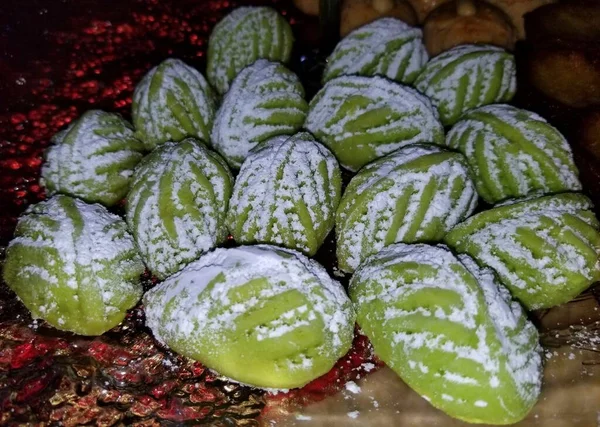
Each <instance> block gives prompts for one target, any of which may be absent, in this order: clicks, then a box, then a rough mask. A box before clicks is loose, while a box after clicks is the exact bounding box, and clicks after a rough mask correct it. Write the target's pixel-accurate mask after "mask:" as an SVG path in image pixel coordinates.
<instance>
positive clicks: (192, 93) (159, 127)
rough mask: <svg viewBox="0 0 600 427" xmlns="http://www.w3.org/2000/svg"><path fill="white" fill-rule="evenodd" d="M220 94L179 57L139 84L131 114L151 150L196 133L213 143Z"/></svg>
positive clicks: (195, 135)
mask: <svg viewBox="0 0 600 427" xmlns="http://www.w3.org/2000/svg"><path fill="white" fill-rule="evenodd" d="M216 108H217V103H216V96H215V94H214V92H213V89H212V88H211V87H210V86H209V84H208V83H207V82H206V80H205V79H204V77H203V76H202V74H201V73H200V72H198V71H197V70H195V69H194V68H192V67H190V66H189V65H187V64H185V63H184V62H183V61H180V60H179V59H167V60H165V61H163V62H161V63H160V64H159V65H158V66H156V67H154V68H152V69H151V70H150V71H149V72H148V73H147V74H146V75H145V76H144V78H143V79H142V80H141V81H140V83H139V84H138V85H137V86H136V88H135V92H134V93H133V103H132V106H131V116H132V118H133V124H134V125H135V129H136V136H137V137H138V138H139V139H141V140H142V141H143V142H144V144H145V145H146V147H147V148H148V149H150V150H152V149H153V148H155V147H156V146H157V145H159V144H162V143H164V142H167V141H175V142H177V141H181V140H182V139H185V138H188V137H193V138H198V139H201V140H202V141H204V142H205V143H207V144H208V143H210V131H211V129H212V124H213V120H214V116H215V111H216Z"/></svg>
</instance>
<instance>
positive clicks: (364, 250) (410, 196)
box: [336, 144, 477, 272]
mask: <svg viewBox="0 0 600 427" xmlns="http://www.w3.org/2000/svg"><path fill="white" fill-rule="evenodd" d="M476 205H477V193H476V192H475V185H474V184H473V181H472V180H471V178H470V177H469V171H468V166H467V164H466V161H465V159H464V157H463V156H462V155H461V154H460V153H454V152H451V151H446V150H444V149H442V148H438V147H435V146H432V145H421V144H415V145H411V146H408V147H404V148H401V149H400V150H398V151H395V152H394V153H392V154H390V155H388V156H386V157H383V158H381V159H379V160H376V161H374V162H373V163H370V164H368V165H367V166H365V167H364V168H362V169H361V170H360V172H359V173H358V174H357V175H356V176H355V177H354V178H352V180H351V181H350V184H349V185H348V187H347V188H346V191H345V192H344V196H343V197H342V201H341V202H340V206H339V208H338V211H337V216H336V237H337V258H338V263H339V267H340V269H342V270H343V271H346V272H353V271H354V270H355V269H356V268H357V267H358V266H359V264H360V263H361V262H362V261H363V260H364V259H365V258H366V257H368V256H369V255H372V254H374V253H376V252H378V251H379V250H380V249H382V248H383V247H384V246H387V245H390V244H392V243H395V242H403V243H415V242H439V241H441V240H442V239H443V237H444V235H445V234H446V233H447V232H448V231H449V230H450V229H451V228H452V227H454V226H455V225H456V224H457V223H459V222H460V221H462V220H464V219H465V218H466V217H468V216H469V215H470V214H471V213H472V212H473V210H474V209H475V206H476Z"/></svg>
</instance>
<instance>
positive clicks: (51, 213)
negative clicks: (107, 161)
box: [3, 195, 144, 335]
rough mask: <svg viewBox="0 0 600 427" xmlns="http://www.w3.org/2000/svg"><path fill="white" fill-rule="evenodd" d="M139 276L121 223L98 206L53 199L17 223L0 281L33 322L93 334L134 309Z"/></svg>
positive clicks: (32, 208) (136, 259) (139, 289)
mask: <svg viewBox="0 0 600 427" xmlns="http://www.w3.org/2000/svg"><path fill="white" fill-rule="evenodd" d="M143 272H144V264H143V263H142V261H141V259H140V256H139V255H138V253H137V250H136V248H135V245H134V243H133V238H132V237H131V236H130V235H129V233H128V232H127V227H126V225H125V221H123V220H122V219H121V218H119V217H118V216H116V215H113V214H111V213H109V212H108V211H107V210H106V208H104V207H103V206H100V205H98V204H94V205H88V204H87V203H84V202H82V201H80V200H77V199H73V198H71V197H68V196H62V195H57V196H54V197H52V198H51V199H49V200H46V201H44V202H40V203H38V204H36V205H33V206H30V207H29V209H28V210H27V211H26V212H25V214H24V215H23V216H22V217H21V218H20V219H19V222H18V224H17V229H16V231H15V238H14V239H13V240H12V241H11V242H10V244H9V245H8V249H7V252H6V261H5V263H4V270H3V275H4V280H5V281H6V283H7V284H8V286H9V287H10V288H11V289H12V290H13V291H15V293H16V294H17V296H18V297H19V299H20V300H21V301H23V304H25V307H27V308H28V309H29V310H30V311H31V315H32V316H33V317H34V318H41V319H44V320H46V321H47V322H48V323H50V324H51V325H52V326H54V327H55V328H57V329H62V330H65V331H71V332H75V333H76V334H81V335H100V334H102V333H104V332H106V331H107V330H109V329H111V328H113V327H114V326H116V325H118V324H119V323H120V322H121V321H122V320H123V318H124V317H125V314H126V311H127V310H128V309H130V308H131V307H133V306H134V305H135V304H136V303H137V302H138V300H139V299H140V297H141V296H142V286H141V284H140V282H139V280H140V274H142V273H143Z"/></svg>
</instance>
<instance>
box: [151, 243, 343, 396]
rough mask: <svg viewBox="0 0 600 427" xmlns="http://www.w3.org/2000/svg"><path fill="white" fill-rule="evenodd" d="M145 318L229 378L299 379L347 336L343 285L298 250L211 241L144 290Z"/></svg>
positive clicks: (324, 363)
mask: <svg viewBox="0 0 600 427" xmlns="http://www.w3.org/2000/svg"><path fill="white" fill-rule="evenodd" d="M144 304H145V307H146V321H147V324H148V326H149V327H150V329H151V330H152V332H153V333H154V336H155V337H156V338H157V339H158V340H159V341H161V342H162V343H164V344H165V345H167V346H168V347H170V348H171V349H172V350H174V351H176V352H178V353H181V354H183V355H185V356H187V357H191V358H192V359H195V360H199V361H200V362H202V363H203V364H204V365H206V366H207V367H209V368H211V369H214V370H216V371H218V372H219V373H220V374H222V375H225V376H227V377H230V378H232V379H233V380H235V381H239V382H242V383H246V384H249V385H252V386H255V387H264V388H277V389H280V388H294V387H302V386H303V385H305V384H307V383H308V382H310V381H312V380H313V379H315V378H317V377H319V376H321V375H323V374H325V373H327V372H328V371H329V370H330V369H331V368H332V367H333V365H334V364H335V362H336V361H337V360H338V359H339V358H340V357H342V356H343V355H344V354H345V353H346V352H347V351H348V350H349V349H350V346H351V344H352V337H353V331H354V319H355V315H354V311H353V309H352V306H351V303H350V300H349V299H348V297H347V296H346V294H345V292H344V288H343V287H342V286H341V285H340V284H339V283H338V282H336V281H334V280H332V279H331V278H330V277H329V276H328V275H327V273H326V271H325V269H324V268H323V267H321V266H320V265H319V264H317V263H316V262H315V261H312V260H310V259H308V258H306V257H305V256H303V255H301V254H300V253H298V252H295V251H290V250H286V249H279V248H276V247H273V246H266V245H259V246H242V247H238V248H233V249H216V250H215V251H214V252H211V253H208V254H206V255H203V256H202V257H201V258H200V259H199V260H198V261H195V262H193V263H191V264H189V265H188V266H187V267H185V268H184V269H183V270H181V271H180V272H179V273H177V274H175V275H174V276H171V277H170V278H168V279H167V280H166V281H165V282H163V283H161V284H159V285H158V286H157V287H155V288H153V289H152V290H150V291H149V292H148V293H146V295H145V296H144Z"/></svg>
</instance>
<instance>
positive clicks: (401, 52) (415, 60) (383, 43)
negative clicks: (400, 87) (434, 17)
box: [323, 18, 429, 84]
mask: <svg viewBox="0 0 600 427" xmlns="http://www.w3.org/2000/svg"><path fill="white" fill-rule="evenodd" d="M428 59H429V55H427V50H426V49H425V45H424V44H423V32H422V31H421V30H420V29H419V28H415V27H411V26H410V25H407V24H405V23H404V22H402V21H400V20H398V19H394V18H381V19H378V20H376V21H374V22H371V23H370V24H367V25H364V26H362V27H360V28H358V29H356V30H354V31H352V32H351V33H350V34H348V35H347V36H346V37H345V38H344V39H343V40H342V41H340V42H339V43H338V44H337V46H336V47H335V49H334V50H333V53H332V54H331V55H329V58H327V65H326V67H325V71H324V72H323V82H324V83H326V82H328V81H329V80H331V79H333V78H336V77H339V76H342V75H344V76H349V75H359V76H376V75H380V76H383V77H387V78H390V79H392V80H395V81H397V82H399V83H405V84H410V83H412V82H413V81H414V80H415V79H416V78H417V76H418V75H419V73H420V72H421V70H422V69H423V67H424V66H425V64H426V63H427V61H428Z"/></svg>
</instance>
